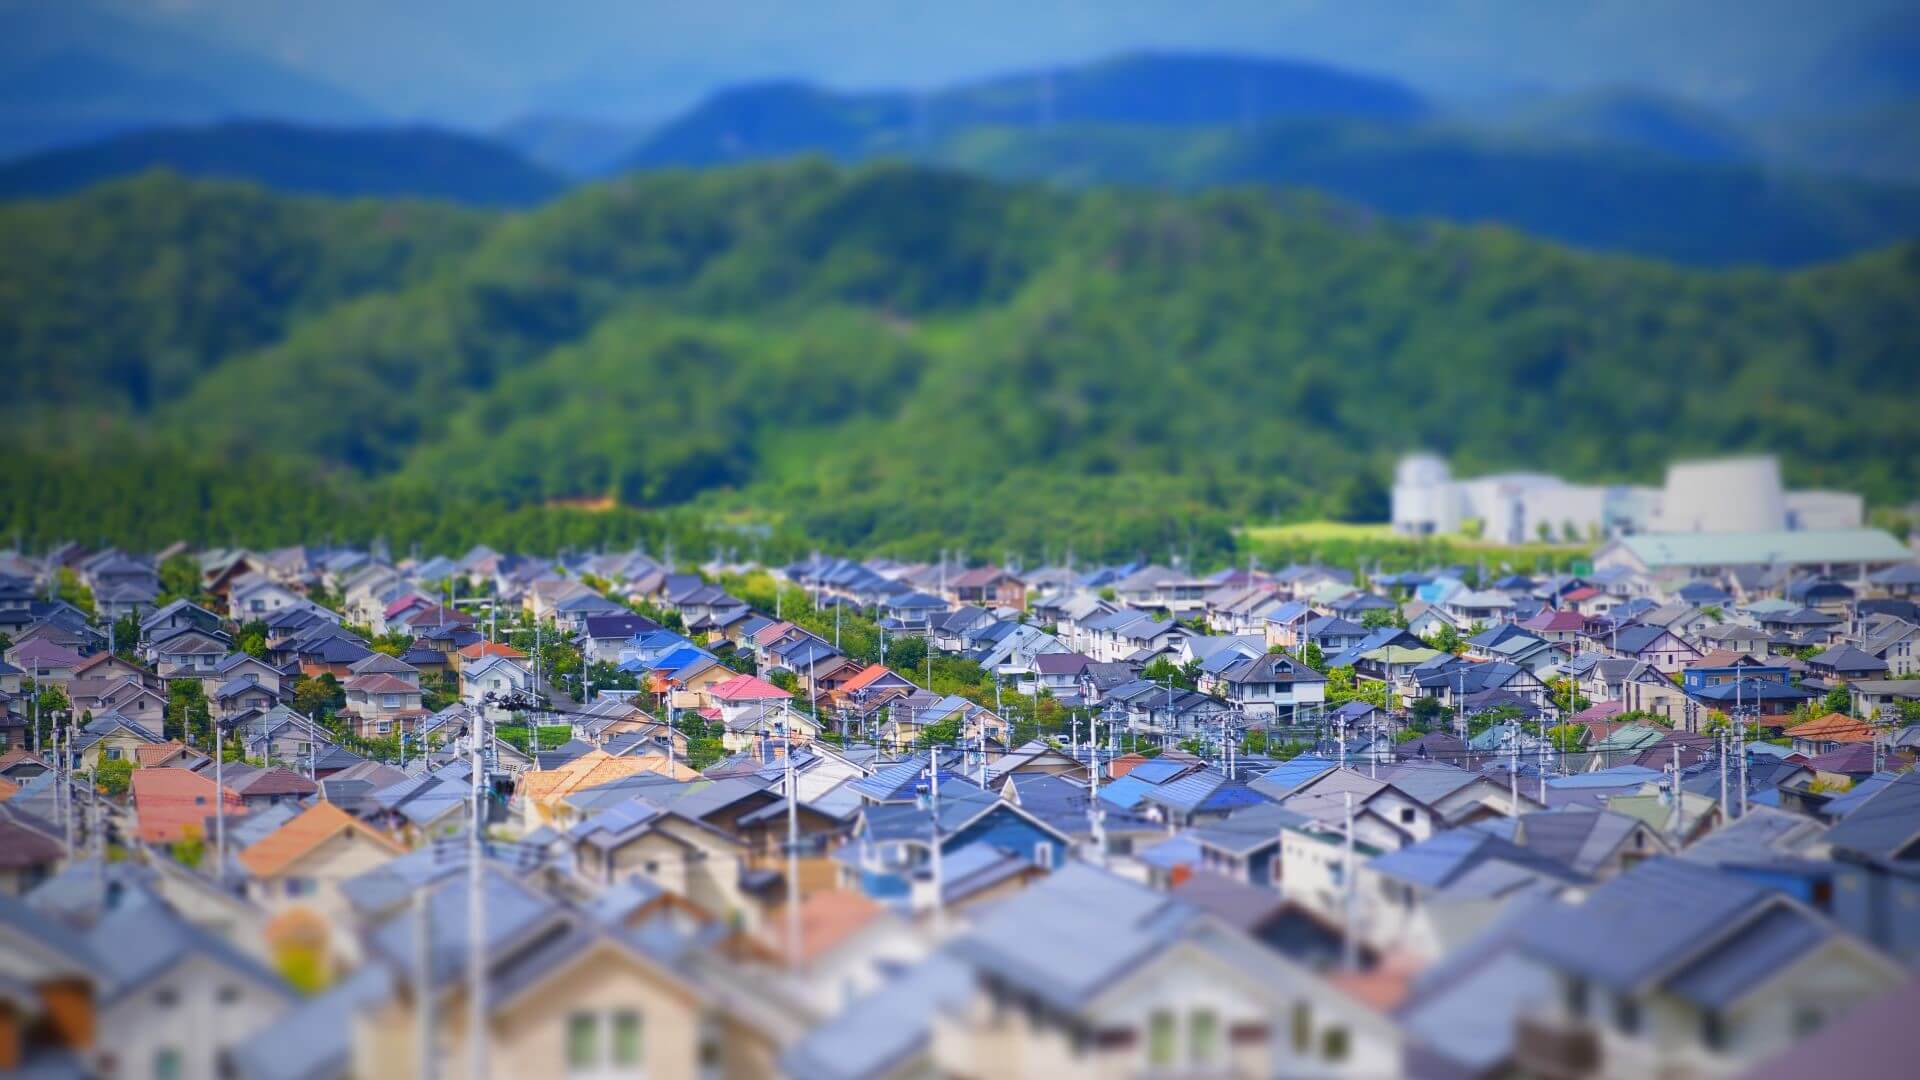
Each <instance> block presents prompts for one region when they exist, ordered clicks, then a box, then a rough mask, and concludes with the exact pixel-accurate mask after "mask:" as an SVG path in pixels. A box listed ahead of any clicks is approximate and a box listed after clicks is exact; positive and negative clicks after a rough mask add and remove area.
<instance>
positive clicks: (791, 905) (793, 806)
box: [780, 707, 800, 972]
mask: <svg viewBox="0 0 1920 1080" xmlns="http://www.w3.org/2000/svg"><path fill="white" fill-rule="evenodd" d="M782 712H783V714H784V715H783V718H782V723H781V725H780V735H781V738H782V739H783V740H784V746H783V753H782V754H781V756H782V757H783V758H785V759H786V763H785V772H786V784H787V970H789V971H793V972H798V971H799V970H800V796H799V792H798V791H797V788H798V785H797V784H796V783H795V782H794V776H793V729H792V728H791V727H790V726H789V725H788V724H787V723H786V720H789V719H791V713H790V711H789V710H787V709H785V708H784V707H783V709H782Z"/></svg>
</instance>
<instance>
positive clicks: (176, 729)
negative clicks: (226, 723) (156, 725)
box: [165, 679, 213, 748]
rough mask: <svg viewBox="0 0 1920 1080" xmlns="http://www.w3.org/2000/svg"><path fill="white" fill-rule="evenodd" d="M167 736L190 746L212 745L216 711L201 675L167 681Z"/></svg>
mask: <svg viewBox="0 0 1920 1080" xmlns="http://www.w3.org/2000/svg"><path fill="white" fill-rule="evenodd" d="M165 727H166V736H167V738H170V739H179V740H181V741H182V742H184V743H186V744H187V745H189V746H198V747H203V748H204V747H210V746H212V745H213V743H212V732H213V713H212V711H211V710H210V709H209V708H208V707H207V693H206V689H205V688H204V687H202V686H201V685H200V680H198V679H175V680H173V681H172V682H170V683H168V684H167V708H166V713H165Z"/></svg>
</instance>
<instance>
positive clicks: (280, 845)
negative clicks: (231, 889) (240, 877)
mask: <svg viewBox="0 0 1920 1080" xmlns="http://www.w3.org/2000/svg"><path fill="white" fill-rule="evenodd" d="M136 775H138V774H136ZM405 850H406V849H405V848H403V847H402V846H401V845H400V843H399V841H397V840H394V839H393V838H392V837H390V836H388V835H387V834H386V833H384V832H381V831H380V830H378V829H375V828H373V827H371V826H369V825H367V824H366V823H365V822H362V821H361V820H360V819H359V818H356V817H354V816H353V815H352V814H349V813H347V812H346V811H344V810H342V809H340V808H339V807H337V806H335V805H333V804H332V803H328V802H316V803H313V804H312V805H310V806H308V807H307V808H305V809H304V810H302V811H300V812H299V813H298V814H297V815H295V816H294V817H292V818H290V819H289V820H287V821H286V823H285V824H282V825H281V826H280V827H278V828H276V829H274V830H273V831H272V832H270V833H268V834H267V835H266V836H264V837H262V838H260V839H259V840H256V841H255V842H253V843H252V844H249V845H247V846H246V848H245V849H244V850H242V851H241V852H240V853H239V855H238V856H237V859H238V861H239V864H240V866H241V867H242V868H243V869H244V870H245V871H246V872H247V875H248V878H247V896H248V898H249V899H251V900H253V902H254V903H256V904H259V905H260V906H262V907H264V908H265V909H267V910H268V911H269V912H272V913H274V914H275V915H276V916H281V917H286V916H288V915H289V914H290V913H292V912H296V911H298V912H302V913H305V916H303V917H308V918H307V921H308V923H309V924H310V925H314V926H317V927H319V928H321V929H322V931H327V932H329V936H330V937H332V938H334V940H333V941H332V948H333V949H335V950H350V949H351V948H352V946H351V945H350V944H349V943H348V942H346V941H344V940H341V935H344V934H346V933H348V932H349V929H350V928H351V926H352V925H353V924H352V922H351V921H350V920H349V919H348V914H349V908H348V904H347V900H346V898H345V896H343V895H342V893H341V892H340V886H341V885H342V884H343V883H344V882H346V881H348V880H350V879H352V878H355V877H358V876H359V875H361V874H364V873H367V872H368V871H370V870H373V869H375V868H376V867H379V866H381V865H383V864H385V863H386V862H387V861H388V860H390V859H393V858H395V857H397V856H399V855H400V854H402V853H403V852H404V851H405Z"/></svg>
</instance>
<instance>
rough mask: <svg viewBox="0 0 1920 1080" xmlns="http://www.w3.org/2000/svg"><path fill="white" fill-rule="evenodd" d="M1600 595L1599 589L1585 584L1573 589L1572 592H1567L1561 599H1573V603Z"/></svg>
mask: <svg viewBox="0 0 1920 1080" xmlns="http://www.w3.org/2000/svg"><path fill="white" fill-rule="evenodd" d="M1599 595H1600V590H1599V589H1596V588H1594V587H1593V586H1591V585H1587V586H1583V587H1581V588H1578V589H1575V590H1573V591H1572V592H1570V593H1568V594H1566V595H1565V596H1564V597H1562V598H1561V599H1563V600H1568V601H1571V602H1572V603H1576V604H1577V603H1579V602H1580V601H1582V600H1591V599H1593V598H1594V597H1596V596H1599Z"/></svg>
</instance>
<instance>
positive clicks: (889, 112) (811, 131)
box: [620, 53, 1429, 168]
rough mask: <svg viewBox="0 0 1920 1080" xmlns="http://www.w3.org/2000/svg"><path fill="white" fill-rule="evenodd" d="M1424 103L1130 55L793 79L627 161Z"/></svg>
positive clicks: (839, 153)
mask: <svg viewBox="0 0 1920 1080" xmlns="http://www.w3.org/2000/svg"><path fill="white" fill-rule="evenodd" d="M1428 112H1429V108H1428V105H1427V103H1426V101H1425V100H1424V99H1423V98H1422V97H1421V96H1420V95H1419V94H1417V93H1415V92H1414V91H1413V90H1412V89H1410V88H1408V87H1407V86H1405V85H1403V84H1401V83H1398V82H1394V81H1392V80H1390V79H1382V78H1377V77H1374V76H1370V75H1362V74H1358V73H1355V72H1348V71H1342V70H1340V69H1338V68H1333V67H1329V66H1326V65H1323V64H1315V63H1308V62H1303V61H1297V60H1279V59H1267V58H1259V57H1246V56H1231V55H1223V54H1205V53H1182V54H1170V53H1136V54H1131V55H1126V56H1120V57H1115V58H1113V59H1111V60H1103V61H1099V62H1096V63H1091V64H1086V65H1081V66H1076V67H1068V68H1059V69H1051V70H1045V71H1035V72H1028V73H1025V74H1020V75H1010V76H1004V77H1000V78H995V79H990V80H987V81H984V82H977V83H970V84H966V85H963V86H959V87H955V88H952V89H948V90H939V91H933V92H930V93H919V94H916V93H909V92H904V91H873V92H859V93H843V92H838V91H831V90H825V89H822V88H819V87H816V86H811V85H808V84H804V83H798V82H769V83H760V84H755V85H749V86H743V87H738V88H734V89H729V90H725V91H722V92H720V93H718V94H715V95H713V96H712V97H711V98H709V99H708V100H707V101H705V102H703V103H702V104H700V105H699V106H696V107H695V108H694V109H693V110H691V111H690V112H688V113H686V114H685V115H683V116H681V117H680V118H679V119H677V120H675V121H673V122H671V123H668V124H666V125H664V126H663V127H661V128H660V129H659V130H657V131H655V132H654V133H653V134H652V135H651V136H649V137H648V138H647V139H645V140H644V141H642V142H641V144H640V145H639V146H637V147H636V148H635V149H634V150H633V152H632V153H630V154H628V155H627V156H626V157H625V158H624V159H622V160H621V162H620V164H621V165H622V166H623V167H626V168H643V167H653V166H660V165H715V164H721V163H724V162H729V161H741V160H748V159H753V158H764V157H780V156H785V155H788V154H794V153H800V152H817V153H823V154H827V155H829V156H832V157H837V158H843V159H846V158H855V157H861V156H867V155H871V154H877V153H894V152H898V153H905V152H910V151H911V150H912V149H913V148H915V147H917V146H924V145H926V144H928V143H930V142H932V141H935V140H938V139H939V138H941V137H943V136H946V135H948V134H951V133H953V132H956V131H960V130H964V129H967V128H971V127H978V126H983V125H991V126H1011V127H1023V128H1039V127H1048V126H1052V125H1056V124H1088V123H1091V124H1144V125H1152V126H1179V127H1187V126H1195V125H1213V124H1253V123H1257V122H1259V121H1262V120H1270V119H1276V118H1287V117H1315V118H1328V117H1337V118H1351V119H1364V120H1371V121H1380V122H1402V121H1411V120H1417V119H1420V118H1422V117H1424V116H1426V115H1427V114H1428Z"/></svg>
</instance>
